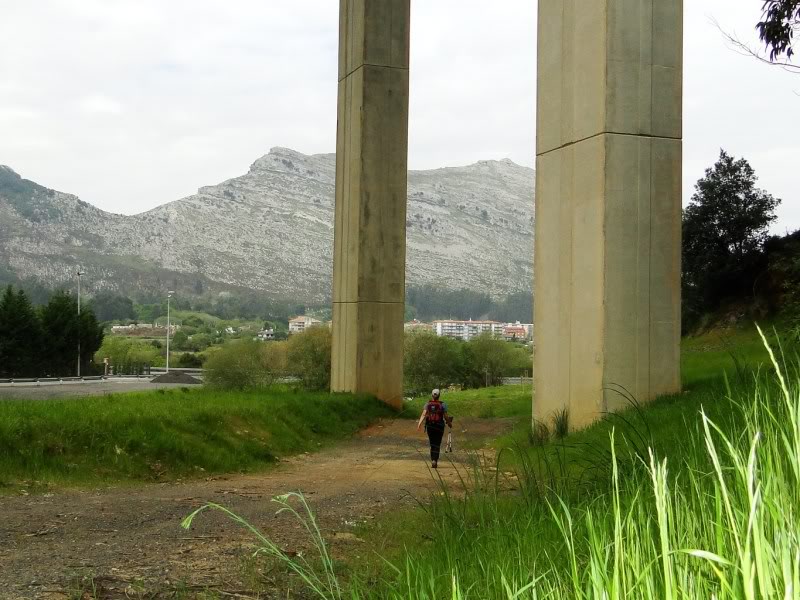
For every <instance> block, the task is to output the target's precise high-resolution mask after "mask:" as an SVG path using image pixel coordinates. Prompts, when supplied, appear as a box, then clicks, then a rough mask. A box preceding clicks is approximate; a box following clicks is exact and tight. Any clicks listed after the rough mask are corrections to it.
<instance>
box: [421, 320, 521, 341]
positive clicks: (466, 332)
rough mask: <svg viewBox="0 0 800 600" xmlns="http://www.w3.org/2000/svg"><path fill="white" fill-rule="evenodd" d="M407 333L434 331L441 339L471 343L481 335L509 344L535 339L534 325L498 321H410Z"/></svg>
mask: <svg viewBox="0 0 800 600" xmlns="http://www.w3.org/2000/svg"><path fill="white" fill-rule="evenodd" d="M405 330H406V331H426V330H427V331H433V333H435V334H436V335H438V336H439V337H449V338H453V339H456V340H464V341H465V342H468V341H470V340H471V339H474V338H476V337H478V336H481V335H486V334H488V335H491V336H492V337H496V338H498V339H504V340H506V341H509V342H513V341H517V342H526V341H530V340H532V339H533V325H532V324H530V323H520V322H519V321H517V322H516V323H500V322H498V321H473V320H471V319H470V320H469V321H460V320H453V319H449V320H440V321H434V322H433V323H423V322H421V321H417V320H416V319H415V320H413V321H409V322H408V323H406V324H405Z"/></svg>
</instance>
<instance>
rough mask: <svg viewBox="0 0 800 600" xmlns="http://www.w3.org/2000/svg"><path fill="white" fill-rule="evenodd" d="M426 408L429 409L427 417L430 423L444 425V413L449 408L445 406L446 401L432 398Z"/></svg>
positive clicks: (426, 419)
mask: <svg viewBox="0 0 800 600" xmlns="http://www.w3.org/2000/svg"><path fill="white" fill-rule="evenodd" d="M425 410H427V411H428V415H427V417H426V418H425V421H426V422H427V424H428V425H440V424H441V425H444V413H445V410H447V409H446V408H445V406H444V402H442V401H441V400H431V401H430V402H428V404H427V406H425Z"/></svg>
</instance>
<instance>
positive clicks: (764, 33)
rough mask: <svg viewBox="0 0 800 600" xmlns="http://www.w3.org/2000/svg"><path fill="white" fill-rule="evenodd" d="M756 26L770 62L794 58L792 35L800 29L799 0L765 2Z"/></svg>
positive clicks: (767, 0) (766, 0)
mask: <svg viewBox="0 0 800 600" xmlns="http://www.w3.org/2000/svg"><path fill="white" fill-rule="evenodd" d="M762 11H763V12H762V20H761V21H760V22H759V23H758V25H756V29H758V34H759V36H760V37H761V41H762V42H764V43H765V44H766V46H767V50H769V58H770V60H771V61H777V60H779V59H780V58H781V57H782V56H783V55H786V58H788V59H791V58H792V56H794V47H793V46H794V33H795V31H797V30H798V28H800V0H765V1H764V4H763V9H762Z"/></svg>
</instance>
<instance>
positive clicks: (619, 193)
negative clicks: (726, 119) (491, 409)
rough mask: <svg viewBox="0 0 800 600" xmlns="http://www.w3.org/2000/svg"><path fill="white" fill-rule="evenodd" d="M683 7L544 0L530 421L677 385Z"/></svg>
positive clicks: (667, 2)
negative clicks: (618, 389) (621, 391)
mask: <svg viewBox="0 0 800 600" xmlns="http://www.w3.org/2000/svg"><path fill="white" fill-rule="evenodd" d="M682 19H683V4H682V0H592V1H591V2H585V1H584V0H539V39H538V46H539V48H538V101H537V102H538V110H537V142H536V145H537V148H536V153H537V158H536V180H537V181H536V241H535V245H536V248H535V265H534V278H535V283H534V296H535V317H534V321H535V325H536V329H535V331H536V350H535V355H534V363H535V365H534V374H535V375H534V377H535V397H534V401H533V407H534V419H537V420H541V421H544V422H551V420H552V416H553V414H554V413H556V412H558V411H560V410H562V409H568V410H569V416H570V425H571V426H572V427H573V428H576V427H582V426H584V425H588V424H589V423H591V422H593V421H594V420H596V419H597V418H599V417H600V416H601V415H602V414H603V413H604V412H606V411H612V410H616V409H619V408H622V407H624V406H626V405H627V401H626V400H625V399H624V398H623V397H622V396H621V395H619V394H618V393H617V392H615V391H613V390H612V389H611V388H613V387H615V386H623V387H624V388H625V389H626V390H627V391H628V392H629V393H630V394H631V395H633V396H634V397H635V398H636V399H637V400H638V401H639V402H645V401H647V400H649V399H651V398H654V397H655V396H658V395H661V394H666V393H671V392H676V391H678V390H679V389H680V331H681V326H680V257H681V148H682V141H681V137H682V70H683V68H682V66H683V49H682V46H683V28H682Z"/></svg>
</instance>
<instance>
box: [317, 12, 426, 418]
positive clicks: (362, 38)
mask: <svg viewBox="0 0 800 600" xmlns="http://www.w3.org/2000/svg"><path fill="white" fill-rule="evenodd" d="M409 2H410V0H340V21H339V109H338V111H339V112H338V126H337V141H336V216H335V228H334V265H333V352H332V373H331V389H332V390H333V391H341V392H364V393H370V394H374V395H376V396H377V397H379V398H380V399H382V400H383V401H385V402H387V403H389V404H392V405H394V406H397V407H399V406H401V404H402V395H403V316H404V310H405V304H404V303H405V257H406V251H405V250H406V196H407V170H408V77H409V71H408V67H409V16H410V15H409V12H410V9H409Z"/></svg>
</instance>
